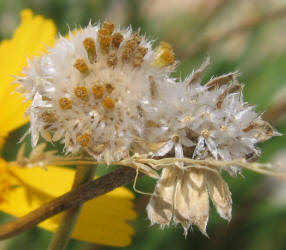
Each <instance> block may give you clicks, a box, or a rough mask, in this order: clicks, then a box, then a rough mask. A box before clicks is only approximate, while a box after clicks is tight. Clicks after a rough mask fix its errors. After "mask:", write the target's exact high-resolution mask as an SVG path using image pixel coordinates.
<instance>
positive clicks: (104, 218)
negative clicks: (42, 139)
mask: <svg viewBox="0 0 286 250" xmlns="http://www.w3.org/2000/svg"><path fill="white" fill-rule="evenodd" d="M9 169H10V171H11V172H12V173H13V175H14V176H15V177H16V179H17V180H18V182H19V184H21V186H18V187H16V188H13V189H12V191H10V193H9V197H8V199H7V201H6V202H2V203H0V209H1V210H2V211H4V212H6V213H9V214H12V215H14V216H17V217H19V216H23V215H24V214H26V213H28V212H30V211H31V210H33V209H35V208H37V207H39V206H40V205H42V204H43V203H44V202H47V201H49V200H51V199H53V198H55V197H57V196H59V195H61V194H63V193H65V192H67V191H69V190H70V187H71V183H72V180H73V177H74V174H75V171H74V170H71V169H67V168H63V167H55V166H50V167H48V170H44V169H41V168H32V169H21V168H19V167H17V166H10V168H9ZM132 199H133V194H132V193H131V192H130V191H129V190H127V189H126V188H118V189H116V190H114V191H112V192H110V193H108V194H106V195H103V196H100V197H98V198H96V199H93V200H91V201H88V202H86V203H85V204H84V206H83V209H82V212H81V215H80V217H79V220H78V223H77V225H76V227H75V230H74V233H73V238H75V239H80V240H84V241H89V242H93V243H97V244H103V245H112V246H127V245H128V244H130V242H131V238H130V236H131V235H132V234H133V233H134V231H133V229H132V227H131V226H129V225H128V224H127V223H126V221H125V220H132V219H134V218H135V217H136V213H135V212H134V210H133V209H132V207H133V203H132V202H131V200H132ZM58 222H59V215H57V216H54V217H53V218H50V219H48V220H46V221H44V222H42V223H41V224H40V225H39V226H40V227H42V228H44V229H47V230H50V231H55V230H56V229H57V225H58Z"/></svg>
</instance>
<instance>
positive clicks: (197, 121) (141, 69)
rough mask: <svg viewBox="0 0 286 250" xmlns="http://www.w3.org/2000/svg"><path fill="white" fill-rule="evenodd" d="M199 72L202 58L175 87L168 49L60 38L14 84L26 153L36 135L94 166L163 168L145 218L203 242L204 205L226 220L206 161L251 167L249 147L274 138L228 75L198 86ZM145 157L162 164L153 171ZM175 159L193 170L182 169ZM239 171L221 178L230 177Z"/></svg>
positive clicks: (216, 177) (114, 36)
mask: <svg viewBox="0 0 286 250" xmlns="http://www.w3.org/2000/svg"><path fill="white" fill-rule="evenodd" d="M208 65H209V59H208V60H207V61H206V62H205V63H204V64H202V66H201V67H200V68H199V69H198V70H196V71H194V72H193V73H192V74H191V75H190V76H189V77H187V78H186V79H185V80H183V81H182V80H177V79H174V78H172V77H170V73H171V72H172V71H173V70H174V68H175V57H174V52H173V50H172V47H171V45H170V44H168V43H165V42H162V43H161V44H160V45H159V46H158V48H156V49H154V50H153V49H152V42H151V41H148V40H147V39H146V38H145V37H142V36H140V35H139V34H138V33H135V32H132V30H131V29H130V28H129V29H126V30H121V29H119V28H118V27H116V26H114V25H113V24H112V23H110V22H105V23H104V24H103V25H95V26H93V25H89V26H88V27H87V28H85V29H82V30H79V31H76V32H74V33H71V34H70V35H69V38H63V37H60V38H59V39H58V41H57V43H56V45H55V47H53V48H50V49H49V53H48V54H46V55H43V56H41V57H38V58H34V59H33V60H31V61H30V62H29V66H28V68H26V69H25V71H24V73H25V76H24V77H21V78H19V82H20V83H21V88H20V90H21V91H22V92H24V94H25V96H26V98H27V99H30V100H32V105H31V107H30V109H29V110H28V113H29V115H30V116H31V128H30V131H31V134H32V145H33V146H35V145H36V144H37V142H38V139H39V134H41V136H42V137H43V138H44V139H46V140H47V141H51V142H52V141H58V140H61V141H62V142H63V143H64V145H65V151H66V152H67V153H73V154H75V153H77V152H79V151H80V150H81V149H84V150H85V151H86V152H88V153H89V154H90V155H91V156H92V157H94V158H95V159H96V160H98V161H101V160H103V161H105V162H107V163H108V164H110V163H111V162H113V161H119V160H121V163H124V164H125V165H128V166H131V167H136V168H137V169H140V170H141V171H142V172H144V173H147V174H149V175H150V176H151V177H154V176H155V177H157V173H156V171H155V170H158V169H159V168H163V171H162V174H161V177H160V179H159V180H158V183H157V186H156V188H155V192H154V194H153V196H152V198H151V201H150V203H149V205H148V208H147V211H148V216H149V219H150V220H151V222H152V223H158V224H160V225H161V226H164V225H169V224H170V221H171V219H172V218H173V220H174V222H175V223H181V224H182V226H183V228H184V229H185V232H187V230H188V228H189V227H190V226H191V225H196V226H197V227H198V228H199V229H200V230H201V231H202V232H203V233H204V234H206V225H207V221H208V216H209V197H210V199H211V200H212V202H213V204H214V205H215V207H216V209H217V211H218V213H219V214H220V215H221V217H223V218H225V219H227V220H230V218H231V203H232V202H231V194H230V191H229V189H228V186H227V184H226V183H225V182H224V181H223V179H222V177H221V176H220V169H221V168H217V167H216V166H214V165H212V164H214V163H213V162H214V161H216V162H227V161H230V160H236V159H240V160H241V161H240V165H239V164H238V165H239V166H241V165H244V164H245V163H246V161H255V160H256V159H257V157H258V156H259V154H260V150H259V149H257V148H256V144H257V143H258V142H262V141H265V140H268V139H269V138H271V137H272V136H274V135H278V133H277V132H275V131H274V129H273V128H272V127H271V125H270V124H269V123H267V122H266V121H264V120H263V119H262V118H261V116H260V115H259V114H257V113H256V112H255V107H254V106H252V105H249V104H247V103H246V102H245V101H244V100H243V94H242V89H243V85H241V84H240V83H239V82H238V79H237V78H238V73H237V72H233V73H229V74H225V75H222V76H218V77H215V78H212V79H210V80H209V82H207V83H206V84H205V85H202V83H201V78H202V74H203V72H204V70H205V69H206V67H207V66H208ZM130 152H132V153H134V155H133V156H132V157H130V155H129V154H130ZM142 154H143V155H144V156H146V157H145V158H147V160H149V163H148V161H147V162H144V161H142V159H143V158H144V157H143V158H142V157H141V156H140V155H142ZM150 155H151V156H152V157H155V158H156V159H157V160H160V159H161V158H167V157H169V158H167V159H165V160H166V161H165V163H164V164H165V165H164V164H163V165H161V167H158V166H157V165H156V164H155V163H154V162H153V163H152V164H151V163H150V160H152V159H150V157H149V156H150ZM140 157H141V158H140ZM182 158H188V159H192V160H193V161H200V163H198V162H197V163H196V164H195V163H194V162H193V163H190V165H185V164H184V163H186V161H179V160H180V159H182ZM92 160H93V159H92ZM140 160H141V162H140ZM145 160H146V159H145ZM174 160H175V161H174ZM208 160H209V162H208ZM212 161H213V162H212ZM201 162H205V163H206V164H205V165H204V164H202V163H201ZM124 164H123V165H124ZM159 165H160V164H159ZM162 166H163V167H162ZM223 166H224V165H223ZM239 166H237V165H235V164H233V166H232V165H227V166H225V169H226V170H227V171H229V173H231V174H233V175H235V174H237V172H239V171H240V167H239Z"/></svg>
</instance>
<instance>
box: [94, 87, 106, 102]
mask: <svg viewBox="0 0 286 250" xmlns="http://www.w3.org/2000/svg"><path fill="white" fill-rule="evenodd" d="M92 92H93V94H94V97H95V98H96V99H99V98H102V96H103V92H104V88H103V87H102V86H98V85H94V86H93V87H92Z"/></svg>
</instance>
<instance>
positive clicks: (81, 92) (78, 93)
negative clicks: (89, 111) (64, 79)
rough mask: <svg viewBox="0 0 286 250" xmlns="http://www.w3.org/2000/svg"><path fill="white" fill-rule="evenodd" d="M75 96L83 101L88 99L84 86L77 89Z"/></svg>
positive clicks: (75, 89)
mask: <svg viewBox="0 0 286 250" xmlns="http://www.w3.org/2000/svg"><path fill="white" fill-rule="evenodd" d="M74 94H75V96H76V97H78V98H81V99H86V98H87V97H88V93H87V89H86V87H84V86H78V87H75V88H74Z"/></svg>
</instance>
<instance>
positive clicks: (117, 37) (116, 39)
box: [112, 32, 123, 49]
mask: <svg viewBox="0 0 286 250" xmlns="http://www.w3.org/2000/svg"><path fill="white" fill-rule="evenodd" d="M122 41H123V35H122V34H121V33H119V32H116V33H114V34H113V35H112V47H113V48H115V49H118V48H119V46H120V44H121V43H122Z"/></svg>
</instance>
